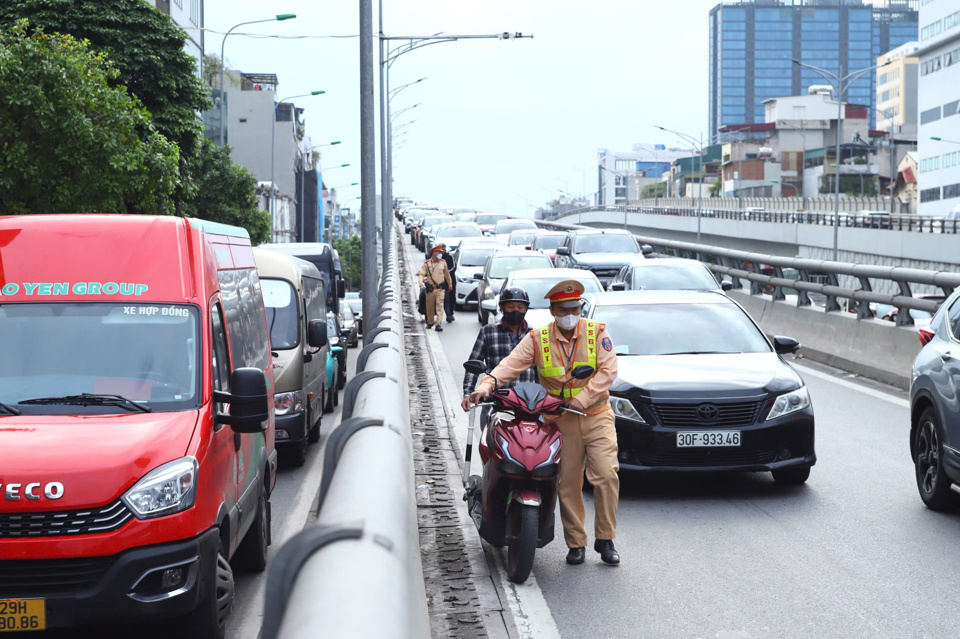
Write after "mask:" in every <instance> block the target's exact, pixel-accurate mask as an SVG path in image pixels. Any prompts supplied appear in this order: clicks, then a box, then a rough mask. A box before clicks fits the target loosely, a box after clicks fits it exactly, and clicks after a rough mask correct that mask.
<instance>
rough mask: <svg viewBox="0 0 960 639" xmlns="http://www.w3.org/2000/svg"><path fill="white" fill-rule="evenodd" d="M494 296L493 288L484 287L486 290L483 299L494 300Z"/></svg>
mask: <svg viewBox="0 0 960 639" xmlns="http://www.w3.org/2000/svg"><path fill="white" fill-rule="evenodd" d="M493 296H494V293H493V289H492V288H488V289H484V291H483V299H485V300H492V299H493Z"/></svg>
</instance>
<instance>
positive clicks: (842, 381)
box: [791, 364, 910, 408]
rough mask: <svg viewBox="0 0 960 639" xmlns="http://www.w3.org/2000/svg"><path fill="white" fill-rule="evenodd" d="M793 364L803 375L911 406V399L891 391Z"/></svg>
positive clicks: (907, 406) (899, 404) (900, 404)
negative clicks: (894, 394)
mask: <svg viewBox="0 0 960 639" xmlns="http://www.w3.org/2000/svg"><path fill="white" fill-rule="evenodd" d="M791 366H793V367H794V368H796V369H797V370H798V371H800V372H801V373H802V374H803V375H809V376H811V377H816V378H818V379H822V380H826V381H828V382H832V383H834V384H837V385H839V386H843V387H844V388H849V389H851V390H855V391H859V392H861V393H864V394H866V395H870V396H871V397H876V398H877V399H882V400H884V401H887V402H890V403H891V404H895V405H897V406H901V407H903V408H910V402H909V401H907V400H905V399H902V398H900V397H894V396H893V395H890V394H889V393H885V392H883V391H880V390H877V389H875V388H870V387H868V386H861V385H860V384H857V383H856V382H851V381H850V380H846V379H841V378H838V377H837V376H836V375H830V374H829V373H824V372H821V371H818V370H815V369H813V368H807V367H806V366H802V365H800V364H791Z"/></svg>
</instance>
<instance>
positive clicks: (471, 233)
mask: <svg viewBox="0 0 960 639" xmlns="http://www.w3.org/2000/svg"><path fill="white" fill-rule="evenodd" d="M445 237H483V233H482V232H481V231H480V227H479V226H451V227H450V228H447V229H440V230H439V231H437V239H438V240H439V239H441V238H445Z"/></svg>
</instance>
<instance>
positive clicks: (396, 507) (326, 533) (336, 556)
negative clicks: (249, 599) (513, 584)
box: [261, 236, 430, 639]
mask: <svg viewBox="0 0 960 639" xmlns="http://www.w3.org/2000/svg"><path fill="white" fill-rule="evenodd" d="M385 237H386V236H385ZM383 273H384V275H383V278H382V281H381V284H380V289H379V291H378V293H379V295H378V299H379V304H378V306H377V309H376V312H375V313H374V315H373V317H372V318H370V319H369V320H368V319H367V318H364V321H363V328H364V344H365V346H364V348H363V350H362V351H361V352H360V354H359V356H358V358H357V367H356V368H357V370H356V373H355V374H354V376H353V378H352V379H351V380H350V382H348V384H347V386H346V388H345V390H344V393H343V407H342V408H343V411H342V419H341V423H340V425H339V426H338V427H337V428H336V429H335V430H334V431H333V432H332V433H331V434H330V435H329V437H328V439H327V442H326V446H325V447H324V459H323V471H322V477H321V482H320V490H319V498H318V503H317V513H318V514H317V521H316V523H315V524H314V525H311V526H308V527H307V528H305V529H304V530H303V531H302V532H300V533H299V534H297V535H296V536H294V537H293V538H292V539H290V540H289V541H288V542H287V543H286V544H284V546H283V547H282V548H281V549H280V551H279V552H278V553H277V555H276V556H275V557H274V558H273V559H272V560H271V565H270V572H269V574H268V576H267V587H266V605H265V608H264V611H265V612H264V620H263V630H262V634H261V637H262V638H263V639H300V638H304V639H306V638H307V637H309V638H311V639H312V638H313V637H317V636H323V637H336V638H341V637H342V638H345V639H346V638H349V639H365V638H371V639H373V638H377V639H380V638H383V637H396V638H398V639H413V638H420V637H429V636H430V624H429V617H428V615H427V604H426V594H425V588H424V582H423V570H422V564H421V558H420V540H419V532H418V527H417V504H416V495H415V494H414V481H413V478H414V471H413V452H412V441H411V439H412V436H411V429H410V413H409V405H408V402H409V385H408V380H407V371H406V358H405V350H404V343H403V309H402V306H401V304H402V300H401V287H400V274H399V269H398V255H397V241H396V239H395V238H394V241H393V242H391V246H390V247H389V254H388V259H387V263H386V264H385V265H384V269H383Z"/></svg>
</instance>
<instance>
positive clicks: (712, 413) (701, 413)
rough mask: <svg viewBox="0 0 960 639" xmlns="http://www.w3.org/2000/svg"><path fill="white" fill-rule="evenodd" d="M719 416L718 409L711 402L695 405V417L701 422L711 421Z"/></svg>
mask: <svg viewBox="0 0 960 639" xmlns="http://www.w3.org/2000/svg"><path fill="white" fill-rule="evenodd" d="M717 417H720V409H719V408H717V407H716V406H714V405H713V404H700V405H699V406H697V419H699V420H700V421H701V422H713V421H716V420H717Z"/></svg>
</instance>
